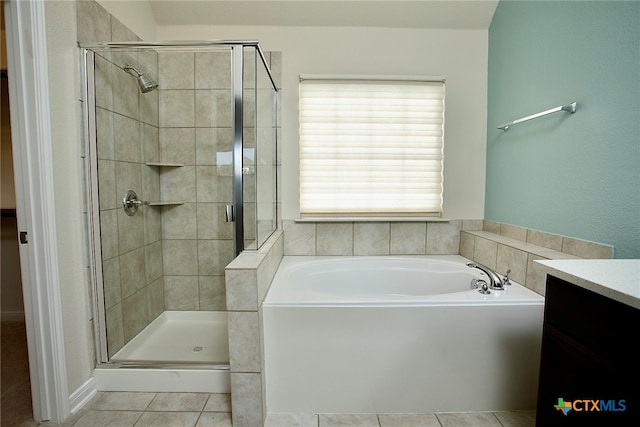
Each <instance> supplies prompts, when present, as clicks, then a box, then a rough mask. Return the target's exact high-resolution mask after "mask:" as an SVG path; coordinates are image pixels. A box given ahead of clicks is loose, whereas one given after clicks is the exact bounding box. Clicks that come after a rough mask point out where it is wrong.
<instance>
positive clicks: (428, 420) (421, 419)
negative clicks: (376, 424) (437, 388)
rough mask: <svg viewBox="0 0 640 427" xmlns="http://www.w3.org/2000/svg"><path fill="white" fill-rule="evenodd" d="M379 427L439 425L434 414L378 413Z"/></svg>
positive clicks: (425, 426)
mask: <svg viewBox="0 0 640 427" xmlns="http://www.w3.org/2000/svg"><path fill="white" fill-rule="evenodd" d="M378 419H379V420H380V426H381V427H440V422H439V421H438V418H437V417H436V415H435V414H379V415H378Z"/></svg>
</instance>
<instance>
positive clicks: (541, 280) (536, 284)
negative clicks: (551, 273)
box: [526, 254, 547, 296]
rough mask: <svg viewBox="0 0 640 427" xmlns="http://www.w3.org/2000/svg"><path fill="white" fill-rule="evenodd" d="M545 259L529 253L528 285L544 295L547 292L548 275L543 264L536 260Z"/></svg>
mask: <svg viewBox="0 0 640 427" xmlns="http://www.w3.org/2000/svg"><path fill="white" fill-rule="evenodd" d="M539 259H545V258H542V257H537V256H535V255H532V254H529V255H528V257H527V280H526V286H527V288H529V289H531V290H532V291H534V292H537V293H539V294H540V295H542V296H545V294H546V287H547V275H546V272H545V270H544V269H543V268H542V266H541V265H539V264H537V263H535V262H534V261H535V260H539Z"/></svg>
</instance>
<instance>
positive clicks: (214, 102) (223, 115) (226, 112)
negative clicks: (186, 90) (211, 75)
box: [195, 90, 232, 127]
mask: <svg viewBox="0 0 640 427" xmlns="http://www.w3.org/2000/svg"><path fill="white" fill-rule="evenodd" d="M195 106H196V114H195V126H197V127H231V125H232V123H231V92H230V91H228V90H197V91H196V92H195Z"/></svg>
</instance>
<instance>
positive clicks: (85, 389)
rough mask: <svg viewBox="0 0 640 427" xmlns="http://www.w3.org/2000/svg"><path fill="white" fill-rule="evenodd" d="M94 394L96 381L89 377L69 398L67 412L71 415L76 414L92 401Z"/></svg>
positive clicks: (96, 390)
mask: <svg viewBox="0 0 640 427" xmlns="http://www.w3.org/2000/svg"><path fill="white" fill-rule="evenodd" d="M96 393H98V389H97V388H96V380H95V378H94V377H91V378H89V379H88V380H87V381H85V383H84V384H82V385H81V386H80V387H78V389H77V390H76V391H74V392H73V393H71V396H69V410H70V412H71V414H72V415H73V414H76V413H78V411H80V410H81V409H82V408H83V407H84V405H86V404H87V403H88V402H89V401H90V400H91V399H93V397H94V396H95V395H96Z"/></svg>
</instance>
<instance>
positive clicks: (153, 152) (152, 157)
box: [140, 123, 160, 163]
mask: <svg viewBox="0 0 640 427" xmlns="http://www.w3.org/2000/svg"><path fill="white" fill-rule="evenodd" d="M140 126H141V127H140V131H141V139H142V159H141V162H142V163H146V162H149V163H151V162H158V161H160V153H159V150H158V128H157V127H156V126H152V125H149V124H146V123H142V124H141V125H140Z"/></svg>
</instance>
